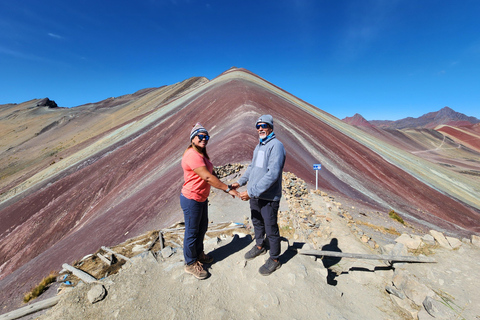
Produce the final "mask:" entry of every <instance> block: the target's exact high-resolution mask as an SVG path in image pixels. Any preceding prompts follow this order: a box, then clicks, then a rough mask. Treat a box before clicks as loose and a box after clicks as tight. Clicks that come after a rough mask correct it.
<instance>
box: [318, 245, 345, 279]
mask: <svg viewBox="0 0 480 320" xmlns="http://www.w3.org/2000/svg"><path fill="white" fill-rule="evenodd" d="M322 251H335V252H342V250H340V248H339V247H338V240H337V238H333V239H332V240H331V241H330V243H329V244H326V245H324V246H323V247H322ZM340 260H342V258H340V257H330V256H323V258H322V263H323V266H324V267H325V268H326V269H327V270H328V274H327V283H328V284H329V285H331V286H336V285H337V280H335V277H336V276H337V274H336V273H335V272H333V271H332V270H331V269H330V268H331V267H332V266H334V265H336V264H337V263H339V262H340Z"/></svg>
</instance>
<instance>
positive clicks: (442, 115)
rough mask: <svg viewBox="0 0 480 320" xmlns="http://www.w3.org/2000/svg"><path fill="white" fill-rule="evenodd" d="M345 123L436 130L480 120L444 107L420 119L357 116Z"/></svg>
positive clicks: (469, 124)
mask: <svg viewBox="0 0 480 320" xmlns="http://www.w3.org/2000/svg"><path fill="white" fill-rule="evenodd" d="M342 121H343V122H346V123H348V124H351V125H354V126H363V127H371V126H375V127H379V128H382V129H405V128H425V129H434V128H436V127H438V126H440V125H450V126H455V127H461V126H471V125H474V124H477V123H480V120H479V119H477V118H475V117H469V116H466V115H465V114H463V113H460V112H456V111H455V110H453V109H451V108H449V107H444V108H442V109H440V110H439V111H436V112H429V113H427V114H424V115H423V116H421V117H418V118H412V117H407V118H404V119H400V120H396V121H390V120H370V121H367V120H365V118H363V117H362V116H361V115H360V114H358V113H357V114H355V115H354V116H353V117H346V118H345V119H342Z"/></svg>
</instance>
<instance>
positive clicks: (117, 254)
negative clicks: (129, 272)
mask: <svg viewBox="0 0 480 320" xmlns="http://www.w3.org/2000/svg"><path fill="white" fill-rule="evenodd" d="M101 248H102V250H105V251H107V252H110V253H112V254H114V255H116V256H117V257H119V258H120V259H123V260H125V261H130V258H127V257H125V256H124V255H122V254H120V253H116V252H115V251H113V250H112V249H109V248H107V247H104V246H102V247H101Z"/></svg>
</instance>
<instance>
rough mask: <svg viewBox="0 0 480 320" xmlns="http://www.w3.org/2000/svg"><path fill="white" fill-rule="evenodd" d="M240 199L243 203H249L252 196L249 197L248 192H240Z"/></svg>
mask: <svg viewBox="0 0 480 320" xmlns="http://www.w3.org/2000/svg"><path fill="white" fill-rule="evenodd" d="M240 199H242V200H243V201H248V200H250V196H249V195H248V192H247V191H243V192H240Z"/></svg>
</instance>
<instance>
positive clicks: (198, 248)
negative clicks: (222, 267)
mask: <svg viewBox="0 0 480 320" xmlns="http://www.w3.org/2000/svg"><path fill="white" fill-rule="evenodd" d="M209 139H210V136H209V135H208V132H207V130H206V129H205V128H204V127H203V126H202V125H201V124H199V123H197V124H196V125H195V126H194V127H193V129H192V131H191V132H190V145H189V146H188V148H187V149H186V150H185V152H184V153H183V157H182V169H183V178H184V180H185V183H184V184H183V187H182V193H181V195H180V205H181V207H182V210H183V215H184V217H185V236H184V240H183V255H184V257H185V272H187V273H191V274H193V276H195V277H196V278H197V279H205V278H207V277H208V272H207V271H206V270H204V269H203V265H202V264H203V263H212V262H213V258H212V257H211V256H209V255H207V254H205V253H204V251H203V240H204V238H205V233H206V232H207V228H208V199H207V198H208V195H209V194H210V186H213V187H215V188H217V189H220V190H223V191H225V192H227V193H229V194H231V195H232V196H233V197H235V196H238V192H237V191H236V190H235V189H234V188H232V186H230V185H226V184H225V183H223V182H221V181H220V180H219V179H218V178H217V177H216V176H215V175H214V174H213V165H212V163H211V162H210V158H209V156H208V154H207V144H208V140H209Z"/></svg>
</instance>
